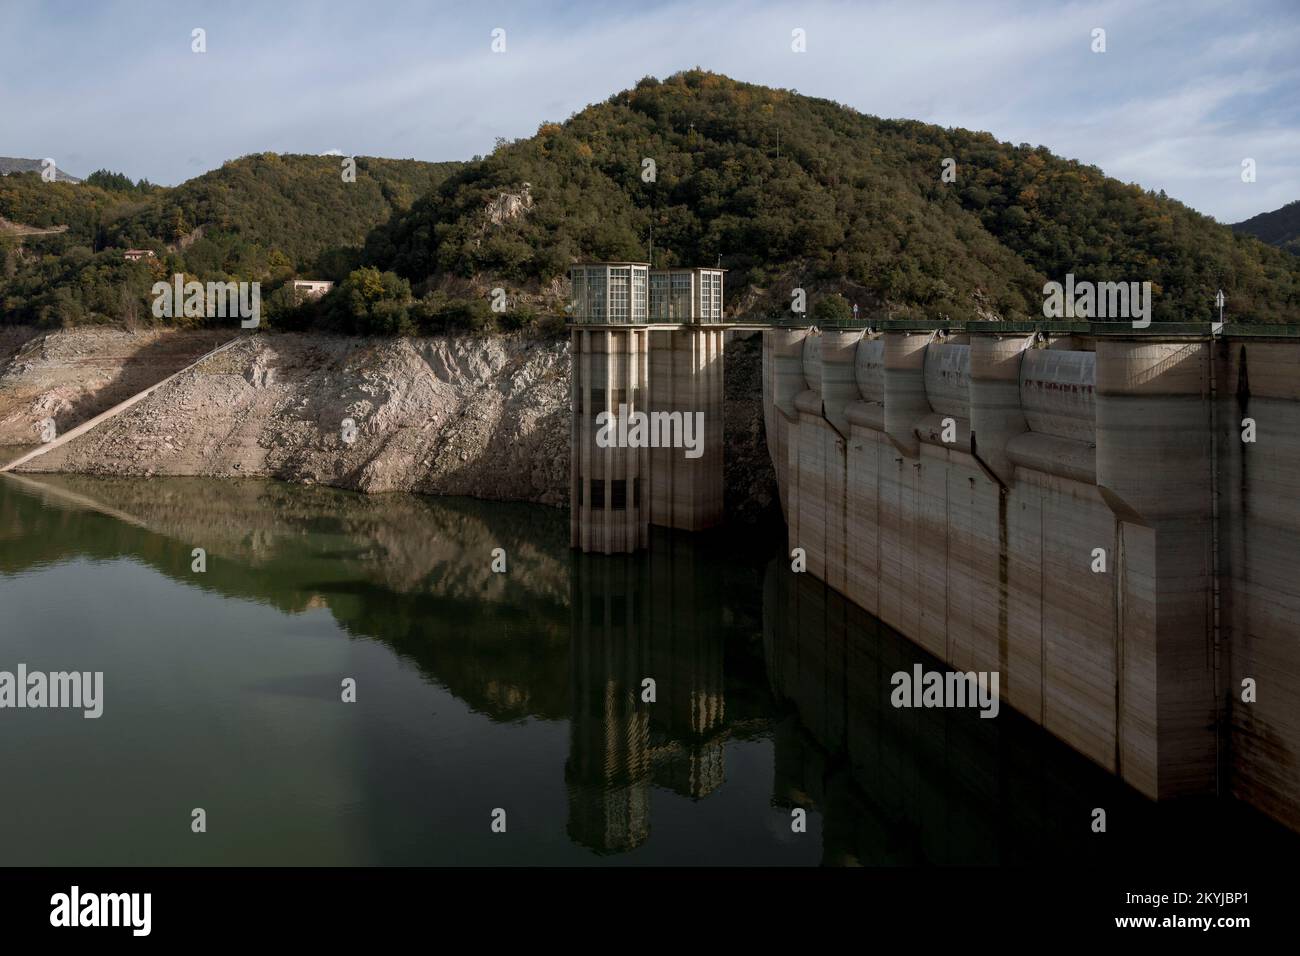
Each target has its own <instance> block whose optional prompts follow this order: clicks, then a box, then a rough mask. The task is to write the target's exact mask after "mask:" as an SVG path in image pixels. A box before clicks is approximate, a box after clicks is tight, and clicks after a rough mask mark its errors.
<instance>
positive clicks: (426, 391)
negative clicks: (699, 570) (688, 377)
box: [0, 330, 776, 520]
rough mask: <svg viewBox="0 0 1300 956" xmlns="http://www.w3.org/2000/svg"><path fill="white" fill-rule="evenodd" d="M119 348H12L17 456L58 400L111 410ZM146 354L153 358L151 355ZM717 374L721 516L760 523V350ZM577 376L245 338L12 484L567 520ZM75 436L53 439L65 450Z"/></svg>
mask: <svg viewBox="0 0 1300 956" xmlns="http://www.w3.org/2000/svg"><path fill="white" fill-rule="evenodd" d="M127 334H128V333H112V334H110V335H108V336H107V337H105V336H104V333H103V332H102V331H100V330H70V331H67V332H62V333H57V335H58V338H57V339H56V340H54V341H50V339H51V337H49V336H47V337H44V339H43V340H42V342H43V344H41V345H40V347H39V348H35V347H33V346H31V345H30V344H29V345H22V346H21V347H20V348H18V354H17V356H15V357H13V358H11V359H10V361H9V362H8V363H7V366H6V368H5V370H4V371H3V372H0V409H5V408H10V409H11V410H13V409H16V410H17V411H18V412H20V413H21V414H19V415H18V418H19V419H21V421H20V423H19V424H20V427H19V428H18V429H17V431H18V432H21V433H22V437H23V439H24V440H25V441H26V442H27V443H31V442H32V439H31V436H30V435H28V434H27V431H26V430H25V429H30V428H31V423H32V422H33V421H37V420H39V417H40V416H42V415H44V414H46V410H48V409H57V407H59V406H61V404H63V403H65V402H66V401H67V399H66V396H65V393H68V394H72V395H76V396H81V399H80V401H82V402H83V403H84V404H87V405H89V406H93V407H96V408H102V407H106V406H107V405H108V404H109V402H108V401H107V399H105V398H104V397H103V396H102V395H101V394H100V391H102V390H103V388H104V387H106V383H117V382H118V381H119V379H120V378H121V374H120V368H118V369H117V371H116V372H115V371H113V369H114V368H115V367H117V366H122V365H124V364H126V365H131V364H132V363H130V362H127V363H124V362H123V361H122V360H121V355H120V354H119V353H121V352H122V351H123V348H124V346H123V341H124V340H122V339H120V338H117V336H124V335H127ZM155 334H156V333H155ZM170 334H173V335H180V336H186V335H189V336H199V337H198V338H194V339H192V340H190V341H183V340H182V339H175V340H169V341H170V345H169V350H168V351H166V354H167V355H168V356H172V353H175V355H183V356H184V357H186V358H187V360H188V361H193V360H194V359H195V358H197V357H198V356H199V355H201V354H203V353H204V352H206V351H207V350H209V349H211V348H212V347H213V346H215V345H216V344H219V342H220V341H222V340H225V339H229V338H230V337H231V336H232V332H231V331H226V332H225V333H224V334H218V335H216V336H215V337H214V336H211V335H207V334H202V333H170ZM151 341H152V340H151ZM0 345H3V343H2V342H0ZM733 352H734V358H733ZM146 353H147V354H149V355H153V354H155V353H157V354H163V351H162V350H161V346H159V345H157V344H156V343H155V344H153V345H151V346H150V347H149V348H148V349H147V350H146ZM71 355H77V356H81V357H82V358H83V359H85V360H86V361H85V362H84V363H83V364H81V365H78V364H77V363H76V362H69V361H68V357H69V356H71ZM24 356H26V358H24ZM0 358H2V356H0ZM173 361H175V367H172V365H171V364H170V363H171V362H173ZM727 362H728V365H727V386H726V387H727V395H728V404H727V413H726V414H727V422H726V431H727V437H728V443H729V447H728V449H727V452H726V456H725V457H726V460H727V482H728V488H727V502H728V512H729V514H730V515H731V516H732V517H733V518H740V519H742V520H754V519H755V518H756V517H758V516H760V514H761V513H762V512H763V511H764V510H765V509H766V508H767V506H768V505H770V503H771V502H772V501H775V498H776V496H775V491H774V489H775V476H774V475H772V474H771V465H770V463H769V461H768V455H767V450H766V445H765V442H764V436H763V433H762V388H761V384H760V376H759V368H760V366H761V348H760V346H759V341H758V338H757V337H755V339H754V340H753V341H752V342H737V343H733V345H732V346H730V347H729V349H728V353H727ZM160 364H161V365H163V366H166V367H159V368H152V369H150V367H149V363H147V362H141V361H135V362H134V365H133V367H135V369H136V371H135V373H133V376H132V377H130V378H129V379H128V380H127V381H128V382H129V385H130V386H131V387H132V388H134V389H135V390H136V391H139V390H140V389H143V388H145V387H147V386H149V385H152V384H153V383H154V382H157V381H158V380H160V379H162V378H164V377H165V376H166V375H167V374H170V373H171V372H174V371H175V370H176V367H184V364H185V362H181V361H179V360H177V359H175V358H174V357H169V358H168V359H167V361H166V362H163V363H160ZM105 368H108V369H109V371H108V372H105V371H104V369H105ZM569 376H570V358H569V344H568V340H567V339H544V340H538V339H530V338H527V337H524V336H520V335H509V336H506V335H492V336H470V335H465V336H452V337H439V338H398V339H376V338H349V337H339V336H327V335H315V334H260V335H253V336H249V337H247V338H246V339H245V340H244V341H241V342H239V343H238V344H237V345H235V346H234V347H232V348H229V349H226V350H225V351H223V352H220V353H219V354H217V355H214V356H211V357H209V358H207V359H205V360H204V361H202V362H200V363H199V364H198V365H197V366H195V367H194V368H193V369H190V370H188V371H186V372H184V373H183V374H181V375H179V376H178V377H177V378H176V379H174V380H173V381H171V382H169V383H168V384H166V385H165V386H163V387H162V388H160V389H158V390H157V391H156V392H154V393H153V394H151V395H149V396H147V397H146V398H144V399H143V400H141V401H140V402H138V403H137V404H136V405H134V406H132V407H130V408H128V409H127V410H125V411H123V412H121V413H120V414H118V415H117V416H115V417H113V418H111V419H108V420H107V421H105V422H103V423H102V424H100V425H98V426H96V427H95V428H94V429H92V430H91V431H89V432H87V433H86V434H84V435H81V436H79V437H77V438H74V439H72V440H71V441H69V442H68V443H67V444H66V445H63V446H61V447H59V448H55V449H53V450H51V451H50V452H48V453H47V454H45V455H42V456H40V457H38V458H34V459H32V460H31V461H30V462H28V463H26V464H25V465H23V466H21V467H20V470H22V471H31V472H76V473H84V474H94V475H121V476H127V475H130V476H145V475H203V476H215V477H220V476H226V477H271V478H280V479H284V480H287V481H296V482H302V483H306V484H322V485H331V486H335V487H340V488H349V489H353V490H356V491H363V492H370V493H379V492H388V491H405V492H416V493H422V494H442V495H467V496H471V497H477V498H486V499H492V500H518V501H530V502H535V503H539V504H546V505H553V506H559V507H566V506H567V505H568V503H569V427H570V410H569V405H570V398H569V388H570V384H569V383H570V377H569ZM97 389H98V390H97ZM121 391H123V389H122V388H121V387H117V388H115V389H114V390H113V398H114V400H115V401H117V400H121V399H122V398H125V397H127V395H126V394H119V392H121ZM86 417H89V416H86ZM82 420H84V418H83V419H82ZM71 424H75V422H72V421H71V419H70V418H69V419H68V422H67V423H66V424H65V422H64V421H60V422H59V431H60V433H62V432H64V431H66V430H67V428H68V427H71ZM20 443H21V442H20V441H11V444H20ZM13 457H16V456H13Z"/></svg>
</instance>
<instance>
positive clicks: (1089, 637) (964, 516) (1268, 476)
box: [763, 329, 1300, 828]
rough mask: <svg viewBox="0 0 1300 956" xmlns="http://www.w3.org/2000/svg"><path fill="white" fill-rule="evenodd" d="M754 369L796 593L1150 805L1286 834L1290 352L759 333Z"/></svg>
mask: <svg viewBox="0 0 1300 956" xmlns="http://www.w3.org/2000/svg"><path fill="white" fill-rule="evenodd" d="M763 370H764V421H765V425H766V427H767V435H768V445H769V451H770V453H771V455H772V461H773V466H774V468H775V470H776V473H777V478H778V482H779V485H780V491H781V502H782V506H783V508H784V511H785V516H786V521H787V525H788V529H789V547H790V549H791V551H792V552H793V550H794V549H796V548H801V549H803V552H804V554H805V555H806V569H807V573H809V574H812V575H813V576H815V577H817V578H819V579H820V580H822V581H824V582H825V583H826V584H828V585H829V586H830V587H832V588H834V589H835V590H836V591H838V592H839V593H841V594H842V595H844V596H845V597H847V598H848V599H849V600H851V601H852V602H854V603H855V604H857V605H859V606H860V607H862V608H863V609H865V610H866V611H868V612H870V613H871V614H872V615H875V616H876V617H877V618H879V619H880V620H881V621H883V622H884V623H885V624H887V625H889V626H890V627H892V628H894V629H895V630H897V631H899V632H900V633H902V634H903V635H905V636H907V637H908V638H910V639H911V640H912V641H913V642H915V643H916V644H918V645H920V646H921V647H922V648H924V649H925V650H926V651H927V652H929V653H930V654H933V655H934V656H935V657H937V658H939V659H941V660H942V661H944V662H946V663H947V664H948V665H950V666H951V667H953V668H955V669H958V670H963V671H990V672H997V673H998V674H999V690H1000V694H1001V696H1002V699H1003V701H1004V703H1006V704H1008V705H1010V706H1012V707H1014V708H1015V709H1016V710H1018V711H1019V712H1021V713H1022V714H1025V715H1027V716H1029V717H1030V718H1031V719H1033V720H1034V721H1036V722H1037V723H1039V724H1040V725H1042V726H1043V727H1044V728H1046V729H1047V730H1048V731H1050V732H1051V733H1052V734H1054V735H1055V736H1057V737H1058V738H1060V739H1061V740H1063V741H1065V742H1066V743H1068V744H1070V745H1071V746H1072V747H1073V748H1074V749H1076V750H1077V751H1079V752H1080V753H1082V754H1084V755H1085V756H1087V757H1088V758H1090V759H1091V760H1093V761H1095V762H1096V763H1098V764H1100V765H1101V766H1103V767H1105V768H1106V769H1108V770H1109V771H1111V772H1113V773H1115V774H1116V775H1118V776H1119V777H1121V778H1122V779H1123V780H1125V781H1126V782H1128V783H1129V784H1131V785H1132V786H1133V787H1134V788H1136V789H1137V790H1138V791H1140V792H1141V793H1143V794H1145V795H1147V796H1149V797H1151V798H1157V799H1164V798H1170V797H1176V796H1180V795H1186V794H1204V793H1213V792H1216V791H1218V792H1231V793H1232V794H1234V795H1236V796H1238V797H1241V798H1242V799H1244V800H1246V801H1247V802H1249V803H1251V804H1253V805H1254V806H1256V807H1259V808H1260V809H1262V810H1263V811H1264V812H1266V813H1268V814H1269V815H1270V816H1273V817H1275V818H1277V819H1279V820H1281V821H1282V822H1284V823H1286V824H1288V825H1289V826H1291V827H1293V828H1300V772H1298V771H1297V764H1296V752H1297V749H1300V679H1298V678H1300V584H1297V583H1296V580H1295V577H1296V575H1295V573H1294V572H1295V569H1296V562H1297V558H1300V506H1298V504H1297V496H1296V494H1295V492H1294V490H1293V482H1294V481H1295V480H1296V479H1295V478H1294V477H1293V476H1295V475H1297V474H1300V440H1297V438H1296V435H1297V434H1300V430H1298V427H1300V374H1297V373H1300V342H1296V341H1285V340H1272V339H1269V338H1267V337H1262V336H1251V337H1248V338H1240V339H1239V338H1235V337H1233V336H1232V335H1231V334H1228V335H1221V336H1197V335H1165V336H1160V335H1155V334H1138V333H1136V332H1135V333H1131V334H1124V333H1123V332H1119V333H1115V332H1108V333H1106V334H1104V335H1089V334H1078V333H1071V334H1050V333H1042V332H1035V333H1018V334H997V333H992V332H989V333H986V332H982V331H980V332H974V331H969V329H968V331H966V332H963V333H961V334H954V335H946V334H944V333H943V332H942V331H941V330H902V331H893V330H890V331H884V332H872V331H863V330H855V331H831V330H827V331H817V330H815V329H772V330H769V331H766V332H764V365H763ZM1244 419H1253V421H1254V423H1255V433H1254V435H1250V436H1248V438H1253V439H1254V440H1253V441H1251V440H1245V441H1243V432H1244V426H1243V424H1242V423H1243V420H1244ZM1248 680H1253V681H1254V687H1255V690H1254V692H1253V693H1252V692H1251V691H1249V690H1248V689H1247V687H1246V686H1245V685H1244V684H1243V682H1246V681H1248ZM889 691H890V686H889V685H888V684H885V685H884V686H882V687H881V688H880V693H881V694H882V695H887V694H888V693H889ZM1247 698H1250V699H1247Z"/></svg>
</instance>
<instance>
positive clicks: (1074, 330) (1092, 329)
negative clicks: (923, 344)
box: [564, 313, 1300, 339]
mask: <svg viewBox="0 0 1300 956" xmlns="http://www.w3.org/2000/svg"><path fill="white" fill-rule="evenodd" d="M564 318H565V320H566V322H567V323H568V324H569V325H597V326H610V325H674V324H676V325H691V326H709V325H745V326H765V327H768V328H773V329H806V328H810V327H813V326H815V327H817V328H819V329H827V330H836V331H858V330H867V329H870V330H872V331H876V332H935V331H941V332H948V333H969V332H988V333H998V334H1007V333H1011V334H1024V335H1030V334H1033V333H1034V332H1042V333H1044V334H1049V335H1140V336H1146V335H1155V336H1165V337H1168V336H1179V337H1183V336H1186V337H1194V338H1211V337H1213V336H1214V335H1215V331H1214V329H1215V326H1216V325H1218V323H1216V322H1152V323H1151V324H1150V325H1149V326H1147V327H1146V328H1141V329H1137V328H1134V327H1133V324H1132V322H1128V321H1121V322H1062V321H1053V320H1050V319H1044V320H1042V321H1022V322H996V321H994V322H989V321H982V320H974V319H972V320H954V319H876V320H871V319H856V320H854V319H843V320H831V321H826V320H823V321H814V320H813V319H811V318H808V317H804V316H797V315H793V314H791V313H783V314H781V315H775V316H772V315H740V316H724V317H723V319H722V321H721V322H718V321H716V320H710V321H704V320H701V319H693V320H691V321H689V322H680V323H674V322H670V321H667V320H655V319H651V320H649V321H648V322H611V321H608V320H602V321H594V320H590V319H575V318H574V317H572V316H568V315H566V316H564ZM1218 334H1219V335H1220V336H1227V337H1234V338H1235V337H1254V338H1288V339H1290V338H1300V325H1282V324H1278V325H1269V324H1264V323H1236V322H1225V323H1224V324H1223V326H1222V328H1221V331H1220V332H1219V333H1218Z"/></svg>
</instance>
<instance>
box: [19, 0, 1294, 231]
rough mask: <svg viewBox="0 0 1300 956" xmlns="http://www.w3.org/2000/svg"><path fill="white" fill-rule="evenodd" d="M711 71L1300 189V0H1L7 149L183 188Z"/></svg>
mask: <svg viewBox="0 0 1300 956" xmlns="http://www.w3.org/2000/svg"><path fill="white" fill-rule="evenodd" d="M195 29H202V30H204V31H205V40H206V48H207V49H206V52H204V53H195V52H193V50H192V46H193V44H194V40H193V31H194V30H195ZM1098 29H1100V30H1104V31H1105V52H1094V50H1093V47H1094V45H1096V41H1095V39H1094V31H1095V30H1098ZM496 30H503V31H504V43H505V50H504V52H493V49H492V45H493V32H494V31H496ZM795 30H802V31H803V32H804V36H805V38H806V41H805V45H806V50H805V51H804V52H795V51H794V50H793V49H792V36H793V33H792V31H795ZM498 36H500V35H499V34H498ZM498 45H499V44H498ZM696 66H699V67H703V68H705V69H708V70H712V71H714V72H718V73H724V74H726V75H728V76H731V77H733V78H735V79H738V80H744V81H747V82H752V83H761V84H764V85H768V86H777V87H783V88H787V89H794V90H797V91H799V92H800V93H806V94H810V95H814V96H819V97H825V98H827V99H832V100H835V101H837V102H840V103H844V104H846V105H849V106H852V107H854V108H856V109H858V110H859V111H861V112H864V113H870V114H874V115H877V116H883V117H896V118H910V119H918V120H923V121H925V122H929V123H936V124H939V125H941V126H957V127H965V128H967V129H975V130H987V131H988V132H990V133H992V134H993V135H994V136H995V137H996V138H998V139H1000V140H1005V141H1008V142H1012V143H1031V144H1033V145H1044V146H1047V147H1048V148H1049V149H1051V150H1052V151H1053V152H1055V153H1057V154H1058V155H1062V156H1066V157H1069V158H1072V159H1078V160H1081V161H1083V162H1086V163H1091V164H1093V165H1096V166H1099V167H1101V169H1102V170H1104V171H1105V172H1106V173H1107V174H1108V175H1110V176H1114V177H1116V178H1118V179H1121V180H1124V181H1126V182H1136V183H1138V184H1140V185H1141V186H1143V187H1145V188H1148V189H1153V190H1159V189H1163V190H1165V192H1166V193H1167V194H1169V195H1170V196H1172V197H1174V198H1176V199H1179V200H1181V201H1182V202H1184V203H1186V204H1188V205H1189V206H1191V207H1193V208H1195V209H1197V210H1200V211H1201V212H1204V213H1207V214H1209V215H1212V216H1214V217H1215V218H1216V219H1218V220H1220V221H1221V222H1236V221H1239V220H1241V219H1245V218H1247V217H1249V216H1252V215H1255V214H1256V213H1260V212H1265V211H1268V210H1271V209H1276V208H1278V207H1280V206H1283V205H1285V204H1286V203H1288V202H1291V201H1292V200H1295V199H1300V0H1267V2H1266V0H1260V2H1250V0H1230V2H1227V0H1212V2H1207V0H1151V2H1135V0H1129V2H1117V0H1109V2H1078V3H1067V2H1061V3H1055V2H1051V0H1038V2H1016V0H989V2H980V0H935V2H930V0H902V2H885V3H871V2H856V3H827V2H822V3H818V2H810V3H789V2H768V0H736V2H728V0H710V2H707V3H704V2H697V3H662V4H656V3H651V2H639V3H626V2H624V3H615V2H607V3H586V2H546V0H540V2H527V3H525V2H520V3H513V4H507V3H489V2H477V0H460V2H458V3H437V2H409V0H385V2H382V3H378V2H371V3H358V2H354V0H353V2H346V3H336V2H331V0H317V2H296V0H274V2H261V3H251V2H250V3H238V2H213V0H208V2H207V3H190V2H186V0H170V2H165V3H152V2H146V0H134V2H133V0H100V2H91V0H81V2H60V0H30V2H29V0H0V156H17V157H25V158H31V159H39V158H45V157H51V158H53V159H55V161H56V162H57V164H58V166H59V168H60V169H63V170H65V171H66V172H69V173H71V174H73V175H76V176H85V175H86V174H88V173H90V172H92V171H93V170H95V169H99V168H107V169H111V170H114V171H117V172H123V173H126V174H127V175H128V176H130V177H131V178H133V179H139V178H142V177H143V178H147V179H149V180H151V181H153V182H156V183H163V184H168V185H174V184H176V183H179V182H182V181H184V180H186V179H189V178H191V177H193V176H196V175H198V174H200V173H202V172H204V171H206V170H209V169H213V168H215V167H218V166H220V165H221V164H222V163H223V162H224V161H226V160H228V159H232V158H234V157H237V156H242V155H246V154H248V153H254V152H263V151H268V150H269V151H274V152H282V153H326V152H330V151H338V152H341V153H343V154H346V155H358V156H361V155H364V156H390V157H398V158H414V159H424V160H447V159H468V158H469V157H471V156H473V155H475V154H485V153H488V152H490V151H491V150H492V147H493V143H494V141H495V139H496V138H497V137H505V138H507V139H515V138H519V137H525V136H530V135H532V134H533V133H534V132H536V130H537V127H538V126H539V125H540V124H541V123H543V122H546V121H563V120H564V119H567V118H568V117H569V116H571V115H572V114H574V113H575V112H578V111H579V110H581V109H582V108H583V107H585V106H587V105H588V104H590V103H593V102H599V101H601V100H604V99H606V98H608V97H609V96H610V95H612V94H614V93H616V92H618V91H619V90H623V89H626V88H628V87H631V86H633V85H634V84H635V83H636V81H637V80H639V79H640V78H642V77H644V76H658V77H660V78H663V77H666V76H668V75H671V74H672V73H675V72H677V71H679V70H683V69H689V68H692V67H696ZM1247 159H1251V160H1254V169H1255V178H1254V181H1253V182H1243V177H1242V163H1243V161H1245V160H1247Z"/></svg>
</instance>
